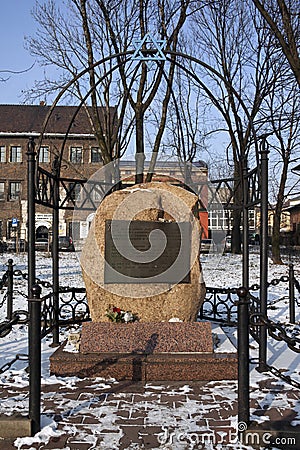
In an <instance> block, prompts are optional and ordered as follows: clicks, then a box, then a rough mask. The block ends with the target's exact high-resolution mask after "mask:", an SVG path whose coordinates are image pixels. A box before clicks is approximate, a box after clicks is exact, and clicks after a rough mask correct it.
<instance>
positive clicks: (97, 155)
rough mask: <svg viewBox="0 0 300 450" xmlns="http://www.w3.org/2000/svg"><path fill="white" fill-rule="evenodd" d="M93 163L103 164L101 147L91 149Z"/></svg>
mask: <svg viewBox="0 0 300 450" xmlns="http://www.w3.org/2000/svg"><path fill="white" fill-rule="evenodd" d="M91 162H92V163H101V162H102V156H101V151H100V148H99V147H92V148H91Z"/></svg>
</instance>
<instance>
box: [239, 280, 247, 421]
mask: <svg viewBox="0 0 300 450" xmlns="http://www.w3.org/2000/svg"><path fill="white" fill-rule="evenodd" d="M237 295H238V296H239V302H238V422H239V423H241V422H244V423H245V424H246V425H247V426H248V424H249V299H248V289H246V288H244V287H240V288H239V289H238V290H237Z"/></svg>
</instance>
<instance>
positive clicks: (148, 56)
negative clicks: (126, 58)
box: [132, 33, 167, 61]
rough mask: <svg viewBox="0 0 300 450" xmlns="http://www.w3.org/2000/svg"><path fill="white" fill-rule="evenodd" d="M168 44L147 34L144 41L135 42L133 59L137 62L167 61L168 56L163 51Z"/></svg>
mask: <svg viewBox="0 0 300 450" xmlns="http://www.w3.org/2000/svg"><path fill="white" fill-rule="evenodd" d="M166 43H167V41H166V40H165V39H162V40H160V39H156V38H154V36H152V34H151V33H146V34H145V36H144V37H143V39H141V40H139V41H134V42H133V45H134V48H135V52H134V54H133V55H132V59H134V60H137V61H165V60H166V55H165V54H164V52H163V50H164V47H165V45H166ZM149 44H150V46H149Z"/></svg>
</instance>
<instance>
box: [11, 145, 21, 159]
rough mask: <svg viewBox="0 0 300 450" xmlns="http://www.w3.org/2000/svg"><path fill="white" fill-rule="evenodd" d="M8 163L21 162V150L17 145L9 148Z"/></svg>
mask: <svg viewBox="0 0 300 450" xmlns="http://www.w3.org/2000/svg"><path fill="white" fill-rule="evenodd" d="M9 161H10V162H13V163H15V162H21V161H22V149H21V147H20V146H18V145H13V146H11V147H10V158H9Z"/></svg>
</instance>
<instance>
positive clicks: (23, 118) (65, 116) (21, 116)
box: [0, 104, 116, 134]
mask: <svg viewBox="0 0 300 450" xmlns="http://www.w3.org/2000/svg"><path fill="white" fill-rule="evenodd" d="M50 109H51V106H47V105H44V104H41V105H0V133H2V134H3V133H41V132H42V131H43V132H46V133H55V134H59V133H64V134H65V133H66V132H67V130H68V127H69V125H70V123H71V122H72V121H73V123H72V126H71V128H70V133H72V134H91V133H93V130H92V127H91V124H90V121H89V119H88V116H87V113H86V111H85V110H84V108H81V109H80V110H79V112H78V114H77V113H76V112H77V109H78V107H77V106H56V107H55V108H54V110H53V112H52V114H51V118H50V120H49V123H48V125H47V128H46V129H45V130H43V124H44V121H45V119H46V117H47V114H48V113H49V111H50ZM98 109H99V113H100V118H101V116H102V118H103V117H104V116H103V114H104V113H105V109H104V108H98ZM110 112H111V113H112V114H111V115H112V116H113V114H114V113H115V112H116V108H115V107H111V108H110Z"/></svg>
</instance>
